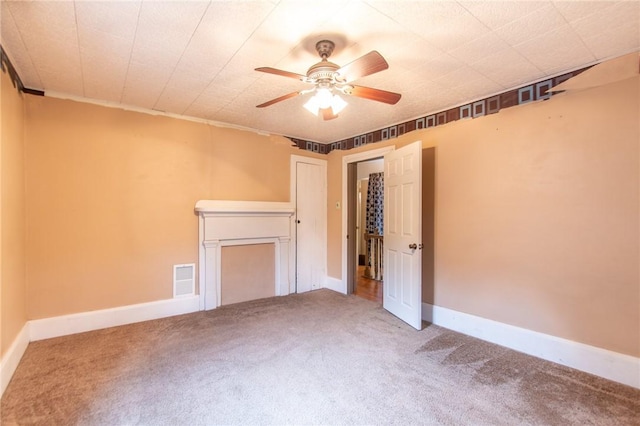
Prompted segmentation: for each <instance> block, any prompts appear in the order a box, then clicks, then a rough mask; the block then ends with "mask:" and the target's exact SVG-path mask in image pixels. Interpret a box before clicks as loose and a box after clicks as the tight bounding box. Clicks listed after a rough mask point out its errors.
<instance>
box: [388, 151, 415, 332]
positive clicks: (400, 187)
mask: <svg viewBox="0 0 640 426" xmlns="http://www.w3.org/2000/svg"><path fill="white" fill-rule="evenodd" d="M384 175H385V176H384V179H385V182H384V298H383V306H384V308H385V309H386V310H388V311H389V312H391V313H392V314H394V315H395V316H397V317H398V318H400V319H401V320H403V321H404V322H406V323H407V324H409V325H411V326H413V327H415V328H416V329H418V330H421V329H422V275H421V274H422V241H421V239H422V223H421V222H422V216H421V212H420V209H421V206H422V143H421V142H415V143H412V144H411V145H407V146H405V147H403V148H400V149H397V150H395V151H392V152H389V153H387V154H385V156H384Z"/></svg>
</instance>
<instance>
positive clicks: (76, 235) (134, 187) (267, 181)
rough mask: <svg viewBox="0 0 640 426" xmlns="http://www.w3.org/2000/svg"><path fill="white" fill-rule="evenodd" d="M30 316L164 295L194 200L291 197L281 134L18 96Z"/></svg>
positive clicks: (187, 253)
mask: <svg viewBox="0 0 640 426" xmlns="http://www.w3.org/2000/svg"><path fill="white" fill-rule="evenodd" d="M26 100H27V102H26V147H27V148H26V159H27V170H26V186H27V223H28V232H27V239H26V241H27V259H28V265H27V276H28V316H29V318H30V319H37V318H46V317H52V316H57V315H63V314H69V313H75V312H85V311H90V310H96V309H103V308H110V307H115V306H122V305H129V304H135V303H142V302H149V301H154V300H161V299H168V298H171V297H172V265H174V264H181V263H192V262H197V260H198V259H197V258H198V253H197V249H198V221H197V216H196V215H195V214H194V212H193V209H194V205H195V203H196V201H197V200H199V199H235V200H260V201H288V200H289V161H290V160H289V158H290V155H291V154H292V153H295V154H301V151H300V150H298V149H297V148H292V147H291V142H290V141H289V140H287V139H285V138H280V137H268V136H260V135H258V134H255V133H251V132H245V131H239V130H235V129H228V128H218V127H213V126H209V125H206V124H201V123H195V122H190V121H184V120H177V119H172V118H167V117H162V116H152V115H147V114H141V113H137V112H130V111H123V110H119V109H112V108H106V107H101V106H96V105H91V104H85V103H78V102H73V101H68V100H60V99H54V98H47V97H34V96H29V97H27V98H26Z"/></svg>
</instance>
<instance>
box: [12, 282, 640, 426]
mask: <svg viewBox="0 0 640 426" xmlns="http://www.w3.org/2000/svg"><path fill="white" fill-rule="evenodd" d="M1 409H2V413H1V418H0V420H1V423H2V424H3V425H12V424H47V425H56V424H60V425H71V424H80V425H129V424H144V425H214V424H246V425H254V424H255V425H260V424H327V425H334V424H335V425H339V424H358V425H361V424H362V425H364V424H372V425H377V424H402V425H409V424H447V425H465V424H469V425H514V424H518V425H520V424H525V425H526V424H531V425H542V424H544V425H570V424H573V425H586V424H592V425H638V424H640V390H638V389H634V388H631V387H628V386H624V385H621V384H617V383H614V382H610V381H607V380H605V379H601V378H598V377H595V376H592V375H589V374H586V373H582V372H579V371H576V370H572V369H570V368H567V367H563V366H560V365H556V364H553V363H550V362H546V361H543V360H540V359H537V358H534V357H531V356H528V355H524V354H521V353H518V352H515V351H512V350H510V349H506V348H504V347H501V346H497V345H493V344H490V343H486V342H483V341H481V340H478V339H475V338H472V337H468V336H465V335H462V334H459V333H456V332H452V331H449V330H447V329H444V328H441V327H437V326H434V325H430V324H426V323H425V327H424V329H423V330H422V331H416V330H414V329H412V328H411V327H409V326H407V325H406V324H404V323H403V322H402V321H400V320H398V319H397V318H396V317H394V316H393V315H391V314H389V313H388V312H386V311H385V310H383V309H382V307H381V306H380V305H379V304H377V303H375V302H370V301H367V300H364V299H361V298H359V297H356V296H344V295H341V294H338V293H335V292H332V291H330V290H318V291H314V292H310V293H305V294H296V295H290V296H286V297H276V298H269V299H262V300H256V301H251V302H244V303H239V304H235V305H229V306H223V307H221V308H219V309H216V310H213V311H207V312H198V313H193V314H188V315H181V316H176V317H171V318H165V319H160V320H155V321H148V322H143V323H137V324H131V325H127V326H122V327H114V328H109V329H104V330H98V331H92V332H88V333H81V334H76V335H71V336H65V337H59V338H55V339H49V340H42V341H38V342H33V343H31V344H30V345H29V347H28V348H27V350H26V352H25V354H24V356H23V358H22V361H21V363H20V365H19V366H18V368H17V370H16V372H15V374H14V377H13V379H12V380H11V382H10V384H9V386H8V388H7V390H6V391H5V393H4V395H3V397H2V401H1Z"/></svg>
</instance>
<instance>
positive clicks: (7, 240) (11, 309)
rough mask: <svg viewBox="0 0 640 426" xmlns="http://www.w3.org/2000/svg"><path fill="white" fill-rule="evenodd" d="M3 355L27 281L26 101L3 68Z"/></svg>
mask: <svg viewBox="0 0 640 426" xmlns="http://www.w3.org/2000/svg"><path fill="white" fill-rule="evenodd" d="M0 80H1V84H2V86H1V89H0V98H1V107H0V108H1V112H0V123H1V124H0V135H1V138H0V141H1V142H0V171H1V173H0V187H1V191H0V218H1V220H0V240H1V245H0V271H1V273H0V356H4V354H5V353H6V351H7V349H8V348H9V346H11V344H12V343H13V341H14V340H15V338H16V336H17V335H18V333H19V332H20V330H21V329H22V327H23V326H24V324H25V323H26V321H27V314H26V299H25V297H26V282H25V240H24V239H25V187H24V101H23V96H22V95H21V94H20V93H19V92H18V91H17V90H16V89H15V88H14V87H13V85H12V84H11V80H10V78H9V76H8V75H7V74H6V73H4V72H0Z"/></svg>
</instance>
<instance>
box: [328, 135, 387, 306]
mask: <svg viewBox="0 0 640 426" xmlns="http://www.w3.org/2000/svg"><path fill="white" fill-rule="evenodd" d="M395 149H396V146H395V145H389V146H385V147H383V148H377V149H372V150H369V151H363V152H359V153H357V154H351V155H345V156H344V157H342V207H343V208H342V279H341V281H342V284H341V289H340V291H341V292H342V293H344V294H347V284H348V283H347V267H348V266H349V265H347V253H348V250H347V234H348V232H349V230H348V229H347V205H348V197H347V195H348V184H347V180H348V179H347V165H348V164H349V163H359V162H360V161H366V160H373V159H375V158H380V157H384V155H385V154H386V153H387V152H391V151H394V150H395Z"/></svg>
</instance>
